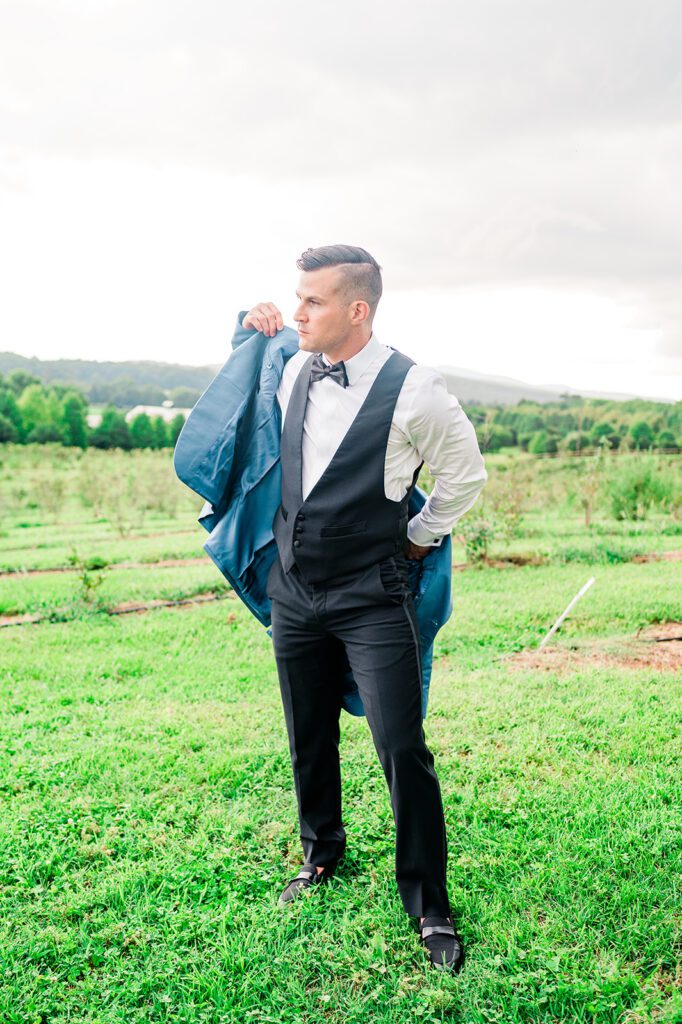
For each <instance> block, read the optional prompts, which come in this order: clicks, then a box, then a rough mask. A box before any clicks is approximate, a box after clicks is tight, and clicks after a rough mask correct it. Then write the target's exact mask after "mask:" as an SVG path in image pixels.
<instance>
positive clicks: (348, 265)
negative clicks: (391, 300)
mask: <svg viewBox="0 0 682 1024" xmlns="http://www.w3.org/2000/svg"><path fill="white" fill-rule="evenodd" d="M296 266H297V267H298V269H299V270H319V269H320V268H321V267H341V268H342V284H341V292H342V295H343V297H344V298H346V299H347V300H348V301H349V302H352V301H353V299H356V298H361V299H364V300H365V302H366V303H367V304H368V306H369V310H370V318H371V317H372V316H374V312H375V310H376V308H377V305H378V304H379V299H380V298H381V291H382V287H381V267H380V266H379V264H378V263H377V261H376V260H375V259H374V257H373V256H370V254H369V253H368V252H367V250H366V249H361V248H360V247H359V246H357V245H320V246H318V248H317V249H306V251H305V252H303V253H301V255H300V256H299V258H298V259H297V260H296Z"/></svg>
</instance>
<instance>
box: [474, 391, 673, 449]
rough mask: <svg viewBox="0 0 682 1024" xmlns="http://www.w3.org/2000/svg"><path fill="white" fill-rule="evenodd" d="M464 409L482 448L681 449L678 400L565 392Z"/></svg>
mask: <svg viewBox="0 0 682 1024" xmlns="http://www.w3.org/2000/svg"><path fill="white" fill-rule="evenodd" d="M466 413H467V415H468V417H469V419H470V420H471V422H472V423H473V425H474V427H475V429H476V434H477V436H478V439H479V443H480V444H481V448H482V449H483V450H484V451H500V449H502V448H521V449H522V450H523V451H528V452H531V453H532V454H534V455H553V454H556V453H560V452H580V451H585V450H591V449H595V448H609V449H615V450H624V449H627V450H630V449H640V450H643V449H650V448H654V449H659V450H666V451H669V450H672V451H675V450H679V449H681V448H682V402H677V403H670V404H668V403H665V402H651V401H646V400H644V399H629V400H628V401H624V402H623V401H615V400H612V399H601V398H596V399H586V398H582V397H580V396H579V395H566V396H563V397H562V398H561V399H560V400H559V401H556V402H534V401H530V400H527V399H526V400H524V401H521V402H517V404H516V405H514V406H484V405H474V404H472V405H468V406H466Z"/></svg>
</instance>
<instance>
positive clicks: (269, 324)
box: [242, 302, 284, 338]
mask: <svg viewBox="0 0 682 1024" xmlns="http://www.w3.org/2000/svg"><path fill="white" fill-rule="evenodd" d="M242 327H243V328H244V329H245V330H247V331H248V330H255V331H262V332H263V334H264V335H265V336H266V337H267V338H272V337H273V335H275V334H277V331H281V330H282V328H283V327H284V320H283V318H282V314H281V313H280V311H279V310H278V309H277V306H276V305H275V304H274V302H259V303H258V305H257V306H254V307H253V309H250V310H249V312H248V313H247V314H246V316H245V317H244V319H243V320H242Z"/></svg>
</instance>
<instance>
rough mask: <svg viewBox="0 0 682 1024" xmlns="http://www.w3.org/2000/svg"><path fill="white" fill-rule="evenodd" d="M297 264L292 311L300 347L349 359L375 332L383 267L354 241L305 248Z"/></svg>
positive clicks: (308, 350)
mask: <svg viewBox="0 0 682 1024" xmlns="http://www.w3.org/2000/svg"><path fill="white" fill-rule="evenodd" d="M296 266H297V267H298V268H299V270H301V272H302V273H301V276H300V279H299V285H298V291H297V292H296V294H297V296H298V298H299V304H298V307H297V309H296V312H295V313H294V320H296V322H297V323H298V325H299V347H300V348H302V349H304V350H305V351H307V352H324V353H325V354H326V355H327V356H329V357H330V358H331V356H334V357H335V358H336V357H338V358H340V359H342V358H350V355H351V354H353V352H352V350H355V351H359V349H360V348H362V346H363V345H364V344H365V343H366V342H367V340H368V338H369V336H370V334H371V332H372V321H373V319H374V313H375V312H376V308H377V305H378V303H379V299H380V298H381V267H380V266H379V264H378V263H377V261H376V260H375V259H374V257H373V256H370V254H369V253H368V252H367V251H366V250H365V249H360V248H358V246H355V245H323V246H320V247H319V248H317V249H306V251H305V252H304V253H302V254H301V256H300V258H299V259H298V260H297V261H296ZM339 353H342V354H341V355H339ZM332 361H335V359H334V360H332Z"/></svg>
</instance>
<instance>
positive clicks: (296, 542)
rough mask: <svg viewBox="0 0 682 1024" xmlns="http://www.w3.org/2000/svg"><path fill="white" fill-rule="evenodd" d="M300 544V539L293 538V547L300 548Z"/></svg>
mask: <svg viewBox="0 0 682 1024" xmlns="http://www.w3.org/2000/svg"><path fill="white" fill-rule="evenodd" d="M300 546H301V542H300V540H295V541H294V547H295V548H300Z"/></svg>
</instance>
